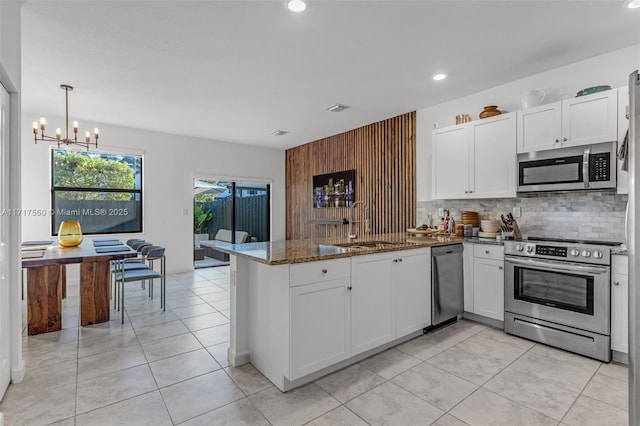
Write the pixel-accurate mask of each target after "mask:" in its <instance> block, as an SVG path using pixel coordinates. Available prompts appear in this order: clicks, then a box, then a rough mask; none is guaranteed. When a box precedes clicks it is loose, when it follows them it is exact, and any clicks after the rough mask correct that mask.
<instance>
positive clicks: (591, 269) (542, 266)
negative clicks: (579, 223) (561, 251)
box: [505, 257, 609, 274]
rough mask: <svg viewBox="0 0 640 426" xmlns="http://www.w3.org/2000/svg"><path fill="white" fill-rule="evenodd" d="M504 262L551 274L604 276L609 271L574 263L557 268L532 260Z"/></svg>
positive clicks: (508, 258) (508, 260)
mask: <svg viewBox="0 0 640 426" xmlns="http://www.w3.org/2000/svg"><path fill="white" fill-rule="evenodd" d="M505 260H506V261H507V262H510V263H512V264H514V265H520V266H533V267H536V268H540V269H545V270H548V271H551V272H553V271H557V272H571V273H576V272H584V273H587V274H606V273H607V272H608V271H609V268H607V267H604V266H582V265H576V264H575V263H572V264H571V266H568V267H562V266H558V264H557V263H551V262H540V261H537V260H532V259H516V258H513V257H505Z"/></svg>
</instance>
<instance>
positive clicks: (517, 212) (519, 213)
mask: <svg viewBox="0 0 640 426" xmlns="http://www.w3.org/2000/svg"><path fill="white" fill-rule="evenodd" d="M511 214H512V215H513V217H520V216H522V209H521V208H520V207H514V208H512V209H511Z"/></svg>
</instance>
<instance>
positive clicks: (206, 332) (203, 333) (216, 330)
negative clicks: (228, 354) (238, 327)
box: [193, 324, 231, 347]
mask: <svg viewBox="0 0 640 426" xmlns="http://www.w3.org/2000/svg"><path fill="white" fill-rule="evenodd" d="M230 333H231V326H230V325H229V324H223V325H218V326H215V327H209V328H204V329H202V330H197V331H194V332H193V335H194V336H196V339H198V341H200V343H202V346H204V347H208V346H214V345H218V344H220V343H225V342H228V341H229V340H230V336H231V334H230ZM227 346H229V345H227Z"/></svg>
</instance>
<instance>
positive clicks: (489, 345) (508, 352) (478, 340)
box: [454, 330, 531, 367]
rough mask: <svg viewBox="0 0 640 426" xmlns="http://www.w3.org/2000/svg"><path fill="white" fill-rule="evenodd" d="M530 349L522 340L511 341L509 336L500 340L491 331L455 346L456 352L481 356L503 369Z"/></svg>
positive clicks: (514, 339)
mask: <svg viewBox="0 0 640 426" xmlns="http://www.w3.org/2000/svg"><path fill="white" fill-rule="evenodd" d="M530 347H531V346H530V345H528V344H523V343H522V342H521V341H520V339H516V338H513V339H511V338H510V336H507V335H504V337H503V338H501V339H499V338H497V336H496V335H495V334H494V333H493V332H491V331H489V330H484V331H483V332H480V333H478V334H476V335H474V336H471V337H470V338H468V339H466V340H464V341H463V342H460V343H458V344H457V345H455V346H454V348H455V349H456V350H458V349H459V350H462V351H464V352H468V353H470V354H475V355H477V356H481V357H483V358H485V359H487V360H490V361H492V362H493V363H495V364H496V365H499V366H501V367H506V366H507V365H509V364H510V363H512V362H513V361H514V360H516V359H517V358H518V357H520V356H522V354H524V353H525V352H526V351H527V350H528V349H529V348H530Z"/></svg>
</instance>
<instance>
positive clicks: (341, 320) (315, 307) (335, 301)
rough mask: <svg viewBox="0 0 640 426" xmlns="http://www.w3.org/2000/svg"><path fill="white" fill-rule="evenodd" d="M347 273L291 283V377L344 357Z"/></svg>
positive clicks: (348, 339)
mask: <svg viewBox="0 0 640 426" xmlns="http://www.w3.org/2000/svg"><path fill="white" fill-rule="evenodd" d="M349 285H350V280H349V277H347V278H342V279H337V280H332V281H324V282H319V283H314V284H307V285H301V286H296V287H291V290H290V292H291V366H290V368H291V374H290V377H289V378H290V379H292V380H295V379H297V378H299V377H302V376H305V375H306V374H309V373H313V372H314V371H318V370H320V369H322V368H324V367H328V366H330V365H332V364H335V363H336V362H339V361H342V360H343V359H346V358H348V356H349V353H350V348H349V343H350V338H349V333H350V327H349V319H350V299H349V297H348V291H349V290H348V287H349Z"/></svg>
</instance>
